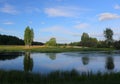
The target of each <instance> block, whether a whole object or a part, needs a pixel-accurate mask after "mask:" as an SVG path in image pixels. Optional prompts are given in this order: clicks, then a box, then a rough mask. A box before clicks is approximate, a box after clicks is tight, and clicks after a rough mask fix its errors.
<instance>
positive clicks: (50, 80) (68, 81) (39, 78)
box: [0, 70, 120, 84]
mask: <svg viewBox="0 0 120 84" xmlns="http://www.w3.org/2000/svg"><path fill="white" fill-rule="evenodd" d="M119 80H120V73H109V74H108V73H105V74H102V73H101V72H99V73H97V74H93V73H92V72H89V73H87V74H85V73H81V74H79V73H78V72H77V71H75V70H72V71H64V72H63V71H55V72H51V73H50V74H46V75H43V74H33V73H28V72H21V71H2V70H1V71H0V84H61V83H62V84H79V83H81V84H96V83H97V84H114V83H116V84H120V81H119Z"/></svg>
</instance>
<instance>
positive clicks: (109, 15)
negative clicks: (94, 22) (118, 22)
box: [99, 13, 120, 21]
mask: <svg viewBox="0 0 120 84" xmlns="http://www.w3.org/2000/svg"><path fill="white" fill-rule="evenodd" d="M118 18H120V15H118V14H114V13H102V14H100V15H99V21H104V20H112V19H118Z"/></svg>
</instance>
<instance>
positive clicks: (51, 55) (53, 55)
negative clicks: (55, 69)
mask: <svg viewBox="0 0 120 84" xmlns="http://www.w3.org/2000/svg"><path fill="white" fill-rule="evenodd" d="M46 55H47V56H49V58H50V59H51V60H55V59H56V53H46Z"/></svg>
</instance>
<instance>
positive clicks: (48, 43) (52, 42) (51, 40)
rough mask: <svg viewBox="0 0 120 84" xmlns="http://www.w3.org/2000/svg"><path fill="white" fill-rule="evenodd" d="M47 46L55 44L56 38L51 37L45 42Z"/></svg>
mask: <svg viewBox="0 0 120 84" xmlns="http://www.w3.org/2000/svg"><path fill="white" fill-rule="evenodd" d="M46 45H47V46H56V45H57V43H56V38H51V39H50V40H49V41H47V42H46Z"/></svg>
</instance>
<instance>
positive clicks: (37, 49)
mask: <svg viewBox="0 0 120 84" xmlns="http://www.w3.org/2000/svg"><path fill="white" fill-rule="evenodd" d="M111 50H114V49H112V48H74V47H72V46H69V47H46V46H31V47H30V48H28V47H25V46H0V51H1V52H5V51H31V52H55V53H57V52H76V51H77V52H78V51H111Z"/></svg>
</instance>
